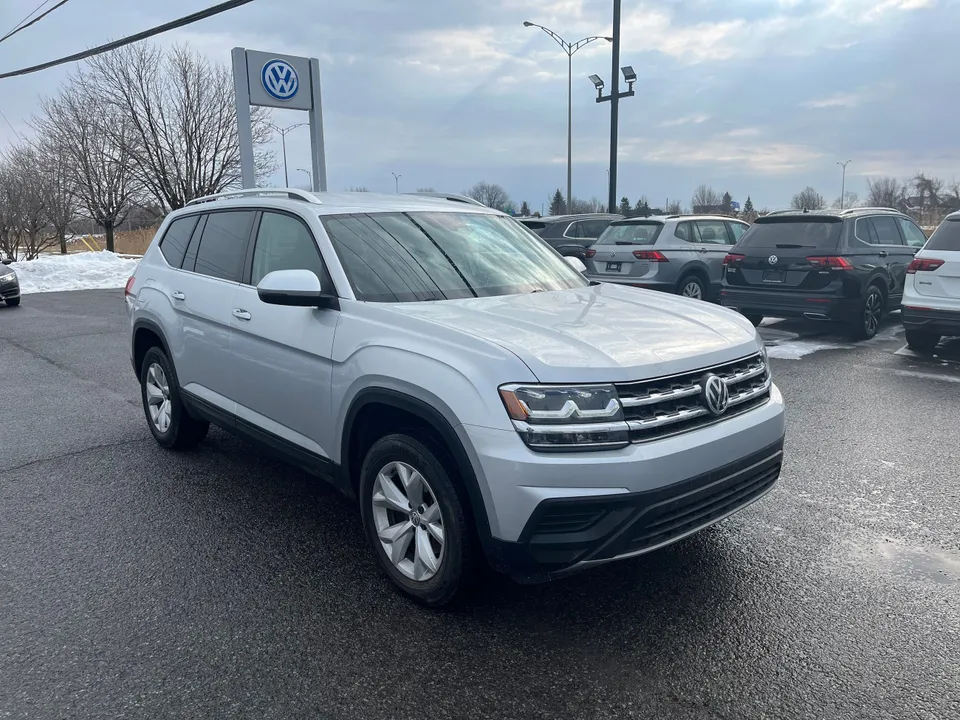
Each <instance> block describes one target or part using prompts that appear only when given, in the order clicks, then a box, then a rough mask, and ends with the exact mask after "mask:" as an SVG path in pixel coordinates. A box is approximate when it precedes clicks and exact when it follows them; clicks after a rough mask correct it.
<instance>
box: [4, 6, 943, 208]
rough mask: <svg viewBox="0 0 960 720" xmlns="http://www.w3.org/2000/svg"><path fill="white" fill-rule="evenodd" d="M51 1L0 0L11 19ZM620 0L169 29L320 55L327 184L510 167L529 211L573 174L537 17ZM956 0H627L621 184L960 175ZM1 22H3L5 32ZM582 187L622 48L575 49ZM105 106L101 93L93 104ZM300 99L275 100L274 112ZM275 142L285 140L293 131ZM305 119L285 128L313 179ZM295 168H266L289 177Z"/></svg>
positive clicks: (288, 15)
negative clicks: (632, 74)
mask: <svg viewBox="0 0 960 720" xmlns="http://www.w3.org/2000/svg"><path fill="white" fill-rule="evenodd" d="M39 2H40V0H2V2H0V31H3V32H6V30H8V29H10V28H12V27H13V26H14V25H15V24H16V23H17V22H19V21H20V20H21V19H22V18H23V16H25V15H27V14H28V13H29V12H30V11H31V10H33V8H34V7H36V5H37V4H38V3H39ZM212 4H214V0H166V1H165V2H162V3H158V2H156V0H123V1H122V2H119V1H118V0H112V1H111V2H108V1H107V0H72V1H71V2H69V3H68V4H67V5H65V6H64V7H63V8H61V9H59V10H57V11H56V12H54V13H53V14H51V15H50V16H49V17H47V18H46V19H44V20H42V21H41V22H40V23H38V24H37V25H35V26H34V27H32V28H30V29H29V30H27V31H25V32H23V33H20V34H19V35H17V36H15V37H14V38H12V39H10V40H8V41H6V42H4V43H2V44H0V70H9V69H14V68H19V67H23V66H26V65H32V64H36V63H39V62H43V61H45V60H49V59H53V58H55V57H59V56H61V55H65V54H69V53H72V52H76V51H79V50H82V49H85V48H87V47H91V46H94V45H98V44H101V43H103V42H105V41H108V40H111V39H115V38H118V37H121V36H123V35H126V34H130V33H133V32H136V31H138V30H141V29H144V28H146V27H149V26H151V25H155V24H159V23H161V22H165V21H167V20H171V19H173V18H175V17H179V16H181V15H184V14H187V13H189V12H193V11H195V10H197V9H199V8H201V7H205V6H207V5H212ZM611 15H612V2H611V1H610V0H349V2H343V1H336V0H332V1H331V0H328V1H327V2H318V0H257V2H254V3H252V4H250V5H247V6H244V7H242V8H240V9H238V10H233V11H231V12H229V13H226V14H224V15H220V16H217V17H215V18H212V19H209V20H205V21H203V22H201V23H197V24H195V25H193V26H191V27H190V28H187V29H184V30H181V31H177V32H174V33H169V34H167V35H165V36H161V37H160V38H158V39H157V41H158V42H161V43H163V44H171V43H182V42H187V43H189V44H190V45H191V46H192V47H194V48H195V49H196V50H198V51H200V52H202V53H204V54H206V55H208V56H209V57H210V58H212V59H214V60H216V61H218V62H222V63H225V64H226V63H228V62H229V59H230V58H229V52H230V49H231V48H232V47H235V46H238V45H239V46H244V47H247V48H250V49H258V50H265V51H271V52H284V53H289V54H295V55H310V56H315V57H319V58H320V66H321V72H322V76H323V101H324V119H325V123H326V141H327V157H328V177H329V185H330V188H331V189H337V190H340V189H346V188H347V187H350V186H358V185H362V186H366V187H367V188H369V189H370V190H377V191H392V190H393V189H394V178H393V176H392V175H391V173H392V172H396V173H399V174H402V178H401V179H400V184H401V190H413V189H416V188H417V187H423V186H431V187H435V188H436V189H438V190H447V191H452V192H457V191H462V190H464V189H465V188H467V187H468V186H469V185H471V184H472V183H474V182H475V181H477V180H487V181H489V182H496V183H500V184H502V185H503V186H504V187H505V188H506V189H507V191H508V192H509V193H510V196H511V197H512V198H513V199H514V200H515V201H516V202H517V203H519V202H520V201H523V200H527V201H529V203H530V205H531V207H532V208H533V209H535V210H538V209H539V208H540V205H541V203H548V196H549V195H550V194H552V192H553V191H554V190H555V189H556V188H563V187H565V184H566V102H567V97H566V71H567V64H566V56H565V55H564V54H563V52H562V51H561V50H560V48H559V47H558V46H557V45H556V44H554V42H553V41H552V40H551V39H550V38H549V37H547V36H546V35H545V34H544V33H543V32H541V31H539V30H536V29H535V28H530V29H528V28H524V27H523V26H522V23H523V21H524V20H530V21H532V22H536V23H539V24H542V25H547V26H549V27H551V28H552V29H554V30H555V31H557V32H558V33H559V34H560V35H562V36H564V37H565V38H567V39H568V40H574V41H575V40H577V39H579V38H581V37H583V36H586V35H593V34H598V35H606V34H609V32H610V23H611V19H612V18H611ZM958 24H960V2H958V1H957V0H718V1H714V0H662V1H661V2H636V1H634V0H623V42H622V50H621V64H622V65H632V66H633V67H634V68H635V69H636V72H637V74H638V75H639V82H638V93H637V96H636V97H634V98H630V99H627V100H624V101H622V102H621V105H620V138H621V141H620V178H619V184H618V190H619V192H618V195H627V196H629V197H630V198H631V200H632V201H635V200H636V198H637V197H638V196H639V195H641V194H645V195H647V196H648V197H649V199H650V202H651V204H653V205H656V204H660V203H662V202H663V200H664V199H665V198H667V197H670V198H678V199H680V200H681V201H682V202H683V203H684V204H685V205H689V203H690V197H691V195H692V193H693V190H694V188H695V186H696V185H697V184H699V183H708V184H711V185H712V186H713V187H714V188H715V189H717V190H718V191H723V190H729V191H730V193H731V194H732V195H733V197H734V199H735V200H739V201H741V202H743V201H744V200H745V199H746V197H747V195H748V194H749V195H751V196H752V197H753V200H754V204H755V205H756V206H757V207H758V208H759V207H769V208H771V209H772V208H774V207H777V206H782V205H784V204H786V203H789V200H790V197H791V195H792V194H793V193H794V192H796V191H797V190H799V189H801V188H803V187H804V186H805V185H808V184H810V185H813V186H814V187H816V188H817V189H818V190H819V191H820V192H821V193H822V194H823V195H825V196H826V197H827V198H828V200H829V201H832V200H833V199H834V198H836V197H838V196H839V194H840V168H839V167H838V166H837V165H836V162H837V161H838V160H848V159H852V161H853V162H852V163H851V164H850V166H849V167H848V176H847V180H848V182H847V187H848V189H850V190H853V191H855V192H858V193H859V194H860V196H861V197H863V196H864V195H865V194H866V177H867V176H869V175H870V174H890V175H895V176H898V177H905V176H907V175H910V174H912V173H914V172H915V171H918V170H923V171H926V172H927V173H932V174H936V175H939V176H941V177H943V178H944V179H945V180H947V181H948V182H951V181H953V180H954V179H960V136H958V133H957V130H956V128H957V114H958V110H960V104H958V101H957V99H956V98H957V90H956V78H957V61H956V59H955V58H954V57H953V55H952V53H953V52H954V48H955V38H956V27H957V25H958ZM0 34H2V33H0ZM66 67H67V66H64V67H60V68H55V69H52V70H47V71H44V72H41V73H37V74H34V75H29V76H26V77H22V78H15V79H12V80H0V110H2V111H3V113H4V114H5V115H6V117H7V118H8V119H9V121H10V123H11V124H12V126H13V128H11V127H10V125H8V124H7V123H6V122H4V121H3V120H2V119H0V147H6V146H7V145H8V144H9V143H10V142H11V141H12V140H14V139H15V134H14V133H15V132H20V133H27V132H29V131H28V128H27V127H26V123H27V122H28V120H29V118H30V115H31V114H32V113H33V112H35V111H36V107H37V96H38V94H49V93H51V92H53V91H54V90H55V89H56V87H57V85H58V84H59V83H60V82H61V81H62V79H63V77H64V76H65V74H66V72H67V69H66ZM573 72H574V79H573V88H574V98H573V102H574V107H573V132H574V135H573V156H574V168H573V190H574V195H576V196H578V197H590V196H594V195H595V196H599V197H603V198H605V197H606V192H607V191H606V184H607V174H606V168H607V163H608V152H609V150H608V148H609V104H602V105H597V104H596V103H595V102H594V97H595V93H594V90H593V86H592V85H591V83H590V81H589V80H588V79H587V76H588V75H590V74H591V73H598V74H600V75H601V76H602V77H604V78H605V79H606V80H607V87H608V88H609V86H610V80H609V74H610V46H609V44H607V43H593V44H592V45H590V46H588V47H586V48H585V49H583V50H581V51H580V52H579V53H578V54H577V55H575V56H574V61H573ZM91 111H92V112H95V111H96V110H95V108H91ZM305 119H306V116H305V114H300V113H295V112H291V111H281V112H278V113H276V115H275V120H276V122H277V123H278V124H283V125H287V124H293V123H295V122H298V121H300V120H305ZM278 149H279V143H278ZM308 156H309V143H308V140H307V132H306V128H302V129H297V130H294V131H293V132H292V133H291V134H290V135H289V136H288V157H289V163H288V164H289V167H290V172H291V183H293V182H294V178H296V181H297V182H303V181H305V180H306V176H305V175H304V174H303V173H299V172H297V170H296V168H309V157H308ZM282 181H283V174H282V169H281V171H280V172H279V173H278V174H277V176H276V177H275V178H273V179H272V184H281V183H282Z"/></svg>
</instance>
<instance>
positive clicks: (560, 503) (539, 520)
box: [462, 385, 785, 580]
mask: <svg viewBox="0 0 960 720" xmlns="http://www.w3.org/2000/svg"><path fill="white" fill-rule="evenodd" d="M784 425H785V424H784V411H783V397H782V396H781V394H780V391H779V390H778V389H777V387H776V385H773V386H771V391H770V398H769V400H768V401H767V402H766V403H765V404H764V405H762V406H760V407H757V408H755V409H752V410H749V411H748V412H745V413H743V414H741V415H738V416H735V417H731V418H729V419H726V420H724V421H722V422H719V423H716V424H714V425H710V426H707V427H704V428H701V429H697V430H692V431H690V432H686V433H682V434H679V435H675V436H672V437H668V438H664V439H661V440H655V441H651V442H646V443H635V444H632V445H630V446H628V447H626V448H623V449H622V450H614V451H603V452H593V453H589V452H582V453H535V452H533V451H531V450H530V449H529V448H527V447H526V446H524V445H523V442H522V441H521V440H520V438H519V436H517V434H516V433H515V432H512V431H504V430H494V429H491V428H478V427H473V426H462V427H463V428H464V429H465V430H466V431H467V435H468V437H469V440H470V443H469V446H470V448H471V450H472V451H473V453H472V454H474V458H473V459H474V466H475V467H477V468H479V471H478V472H477V475H478V479H479V480H480V481H481V485H482V486H485V487H483V494H484V502H485V505H486V510H487V517H488V518H489V521H490V528H491V531H492V535H493V538H492V545H491V548H490V551H489V552H488V557H489V560H490V562H491V564H492V565H493V566H494V567H495V568H496V569H497V570H499V571H501V572H504V573H507V574H509V575H513V576H514V577H518V578H523V579H530V580H537V579H546V578H548V577H551V576H555V575H562V574H566V573H568V572H571V571H574V570H577V569H581V568H585V567H588V566H590V565H593V564H598V563H601V562H609V561H611V560H616V559H620V558H623V557H629V556H632V555H636V554H640V553H644V552H650V551H651V550H655V549H657V548H659V547H662V546H664V545H667V544H669V543H672V542H675V541H677V540H679V539H681V538H683V537H686V536H687V535H690V534H692V533H694V532H696V531H697V530H699V529H702V528H704V527H707V526H709V525H712V524H713V523H715V522H718V521H719V520H722V519H723V518H724V517H726V516H727V515H729V514H732V513H733V512H736V511H737V510H739V509H741V508H742V507H745V506H746V505H748V504H750V503H751V502H753V501H754V500H756V499H757V498H759V497H761V496H762V495H763V494H764V493H766V492H767V491H768V490H769V489H770V487H771V486H772V485H773V483H774V482H775V481H776V479H777V477H778V475H779V468H780V458H781V457H782V446H783V437H784ZM751 468H752V470H751ZM754 471H755V472H754ZM761 475H762V477H761ZM641 535H643V536H644V537H642V538H641V537H640V536H641Z"/></svg>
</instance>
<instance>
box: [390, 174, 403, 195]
mask: <svg viewBox="0 0 960 720" xmlns="http://www.w3.org/2000/svg"><path fill="white" fill-rule="evenodd" d="M390 174H391V175H393V182H394V183H395V184H396V186H397V194H398V195H399V194H400V178H402V177H403V175H397V174H396V173H390Z"/></svg>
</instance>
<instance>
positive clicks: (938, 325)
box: [900, 307, 960, 337]
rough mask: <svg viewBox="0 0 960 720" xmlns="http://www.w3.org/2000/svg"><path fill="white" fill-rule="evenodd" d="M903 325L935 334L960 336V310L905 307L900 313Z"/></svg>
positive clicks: (908, 328)
mask: <svg viewBox="0 0 960 720" xmlns="http://www.w3.org/2000/svg"><path fill="white" fill-rule="evenodd" d="M900 315H901V318H902V319H903V327H904V328H905V329H907V330H920V331H922V332H928V333H932V334H934V335H949V336H951V337H953V336H960V312H950V311H949V310H932V309H930V310H928V309H926V308H914V307H905V308H903V310H902V311H901V313H900Z"/></svg>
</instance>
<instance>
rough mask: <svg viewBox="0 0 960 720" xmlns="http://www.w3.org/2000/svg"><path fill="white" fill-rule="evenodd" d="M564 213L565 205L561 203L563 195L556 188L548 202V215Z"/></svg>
mask: <svg viewBox="0 0 960 720" xmlns="http://www.w3.org/2000/svg"><path fill="white" fill-rule="evenodd" d="M566 211H567V204H566V203H565V202H564V201H563V193H562V192H560V190H559V188H558V189H557V191H556V192H555V193H554V194H553V199H552V200H551V201H550V214H551V215H563V214H564V213H565V212H566Z"/></svg>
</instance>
